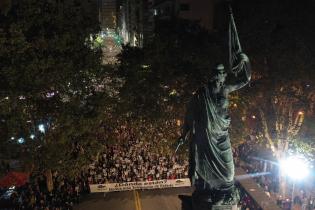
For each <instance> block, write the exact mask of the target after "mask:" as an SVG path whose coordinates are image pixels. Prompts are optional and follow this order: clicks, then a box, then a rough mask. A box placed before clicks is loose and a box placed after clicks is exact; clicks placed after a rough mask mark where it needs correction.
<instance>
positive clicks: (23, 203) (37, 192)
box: [0, 172, 89, 210]
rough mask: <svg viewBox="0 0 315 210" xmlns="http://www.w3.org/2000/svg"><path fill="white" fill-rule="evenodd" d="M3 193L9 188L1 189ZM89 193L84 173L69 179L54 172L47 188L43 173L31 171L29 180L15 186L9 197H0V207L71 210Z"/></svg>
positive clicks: (22, 209)
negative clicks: (19, 185) (49, 187)
mask: <svg viewBox="0 0 315 210" xmlns="http://www.w3.org/2000/svg"><path fill="white" fill-rule="evenodd" d="M2 190H3V192H4V193H9V192H10V190H8V189H2ZM87 193H89V185H88V182H87V177H86V175H85V174H83V173H81V175H80V176H78V177H76V178H75V179H69V178H66V177H64V176H63V175H60V174H58V173H57V172H54V173H53V174H52V189H48V185H47V177H46V175H45V174H43V173H33V174H32V175H31V176H30V178H29V182H28V183H26V184H25V185H24V186H21V187H18V188H15V189H13V190H12V192H11V193H10V195H9V196H10V198H9V199H1V201H0V206H1V209H4V210H5V209H19V210H24V209H25V210H71V209H73V206H74V205H75V204H77V203H78V202H79V201H80V199H81V197H82V196H83V195H85V194H87Z"/></svg>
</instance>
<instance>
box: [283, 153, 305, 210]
mask: <svg viewBox="0 0 315 210" xmlns="http://www.w3.org/2000/svg"><path fill="white" fill-rule="evenodd" d="M280 169H281V171H282V172H283V173H284V174H285V175H287V176H288V177H290V178H291V179H292V181H293V183H292V195H291V209H292V207H293V199H294V190H295V182H296V181H297V180H302V179H304V178H306V177H307V176H308V175H309V173H310V171H309V165H308V163H307V161H306V160H305V158H302V157H300V156H291V157H288V158H287V159H285V160H281V161H280Z"/></svg>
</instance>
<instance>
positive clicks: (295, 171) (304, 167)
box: [280, 156, 309, 180]
mask: <svg viewBox="0 0 315 210" xmlns="http://www.w3.org/2000/svg"><path fill="white" fill-rule="evenodd" d="M280 168H281V170H282V171H283V172H284V173H285V174H286V175H287V176H289V177H291V178H292V179H295V180H301V179H303V178H305V177H307V176H308V174H309V168H308V164H307V162H306V160H305V159H303V158H301V157H296V156H292V157H289V158H288V159H286V160H282V161H280Z"/></svg>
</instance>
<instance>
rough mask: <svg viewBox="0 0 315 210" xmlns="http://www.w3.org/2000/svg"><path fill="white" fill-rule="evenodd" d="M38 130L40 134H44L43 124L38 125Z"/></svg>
mask: <svg viewBox="0 0 315 210" xmlns="http://www.w3.org/2000/svg"><path fill="white" fill-rule="evenodd" d="M38 130H39V131H40V132H42V133H45V126H44V125H43V124H39V125H38Z"/></svg>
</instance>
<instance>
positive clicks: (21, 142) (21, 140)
mask: <svg viewBox="0 0 315 210" xmlns="http://www.w3.org/2000/svg"><path fill="white" fill-rule="evenodd" d="M17 141H18V143H19V144H23V143H24V142H25V140H24V139H23V138H22V137H21V138H19V139H18V140H17Z"/></svg>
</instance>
